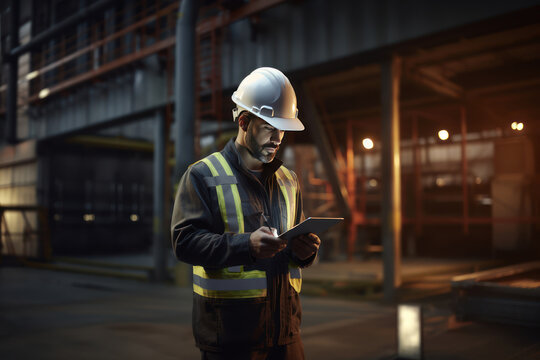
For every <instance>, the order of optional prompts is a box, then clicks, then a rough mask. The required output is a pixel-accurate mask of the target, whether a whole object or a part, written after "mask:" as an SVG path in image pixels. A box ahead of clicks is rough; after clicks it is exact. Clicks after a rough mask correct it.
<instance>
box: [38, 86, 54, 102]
mask: <svg viewBox="0 0 540 360" xmlns="http://www.w3.org/2000/svg"><path fill="white" fill-rule="evenodd" d="M50 92H51V91H50V90H49V89H48V88H45V89H42V90H41V91H40V92H39V98H40V99H43V98H46V97H47V96H49V93H50Z"/></svg>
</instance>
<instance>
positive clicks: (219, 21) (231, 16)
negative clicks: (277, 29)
mask: <svg viewBox="0 0 540 360" xmlns="http://www.w3.org/2000/svg"><path fill="white" fill-rule="evenodd" d="M283 2H285V0H252V1H250V2H248V3H247V4H246V5H244V6H242V7H240V8H238V9H237V10H234V11H231V12H224V13H221V14H220V15H219V16H214V17H211V18H209V19H205V20H202V21H201V22H200V23H199V24H198V25H197V34H205V33H208V32H210V31H212V30H215V29H218V28H221V27H224V26H227V25H229V24H231V23H233V22H235V21H238V20H240V19H242V18H245V17H248V16H250V15H253V14H256V13H258V12H261V11H263V10H267V9H269V8H271V7H274V6H276V5H279V4H281V3H283Z"/></svg>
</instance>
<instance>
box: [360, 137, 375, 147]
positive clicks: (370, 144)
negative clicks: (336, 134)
mask: <svg viewBox="0 0 540 360" xmlns="http://www.w3.org/2000/svg"><path fill="white" fill-rule="evenodd" d="M362 146H363V147H364V149H366V150H371V149H373V140H371V139H370V138H365V139H364V140H362Z"/></svg>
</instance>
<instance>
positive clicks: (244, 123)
mask: <svg viewBox="0 0 540 360" xmlns="http://www.w3.org/2000/svg"><path fill="white" fill-rule="evenodd" d="M238 125H240V127H241V128H242V130H244V131H247V129H248V125H249V117H248V115H247V114H246V113H243V114H241V115H240V117H238Z"/></svg>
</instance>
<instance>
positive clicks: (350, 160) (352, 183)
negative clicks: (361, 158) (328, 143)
mask: <svg viewBox="0 0 540 360" xmlns="http://www.w3.org/2000/svg"><path fill="white" fill-rule="evenodd" d="M353 132H354V130H353V123H352V120H351V119H348V120H347V191H348V193H349V204H350V205H349V206H350V208H351V212H352V216H351V220H350V221H349V234H348V244H347V260H348V261H352V259H353V256H354V248H355V242H356V235H357V229H356V226H357V225H356V217H355V214H356V174H355V171H354V139H353Z"/></svg>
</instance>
